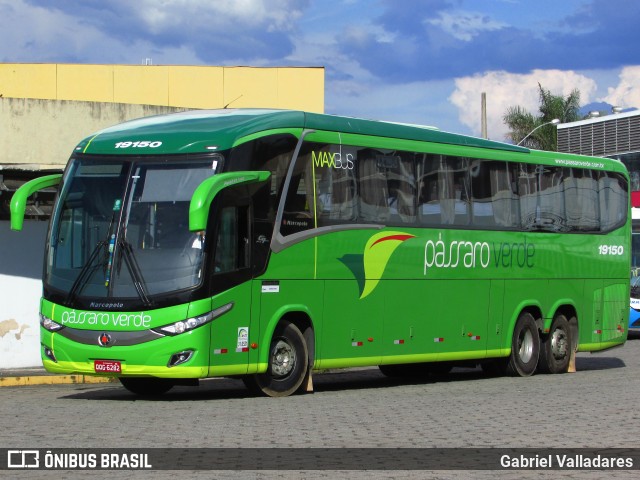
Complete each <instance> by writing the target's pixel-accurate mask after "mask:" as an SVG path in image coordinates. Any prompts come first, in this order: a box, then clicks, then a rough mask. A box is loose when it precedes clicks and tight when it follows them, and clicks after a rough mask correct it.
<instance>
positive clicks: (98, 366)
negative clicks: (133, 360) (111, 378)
mask: <svg viewBox="0 0 640 480" xmlns="http://www.w3.org/2000/svg"><path fill="white" fill-rule="evenodd" d="M93 369H94V370H95V371H96V372H98V373H120V372H122V365H121V364H120V362H115V361H113V360H94V362H93Z"/></svg>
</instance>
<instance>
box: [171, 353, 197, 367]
mask: <svg viewBox="0 0 640 480" xmlns="http://www.w3.org/2000/svg"><path fill="white" fill-rule="evenodd" d="M191 357H193V350H184V351H182V352H178V353H174V354H173V355H171V358H170V359H169V363H168V364H167V367H175V366H176V365H180V364H182V363H185V362H188V361H189V360H190V359H191Z"/></svg>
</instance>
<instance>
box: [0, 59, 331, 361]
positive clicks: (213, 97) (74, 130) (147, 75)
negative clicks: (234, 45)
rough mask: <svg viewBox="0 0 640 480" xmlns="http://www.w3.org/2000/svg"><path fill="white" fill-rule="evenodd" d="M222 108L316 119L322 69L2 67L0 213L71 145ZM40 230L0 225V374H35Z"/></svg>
mask: <svg viewBox="0 0 640 480" xmlns="http://www.w3.org/2000/svg"><path fill="white" fill-rule="evenodd" d="M227 105H228V106H229V107H233V108H243V107H247V108H248V107H258V108H282V109H295V110H306V111H311V112H318V113H322V112H323V111H324V69H323V68H286V67H283V68H253V67H207V66H128V65H68V64H0V203H1V202H5V203H6V200H7V199H8V198H9V197H10V195H11V192H10V191H7V190H6V188H7V187H6V186H7V185H9V186H10V187H11V186H12V185H15V184H16V179H25V178H30V177H33V176H38V172H39V171H40V170H49V171H51V170H58V171H61V169H62V168H63V167H64V165H65V163H66V161H67V159H68V158H69V155H70V154H71V152H72V150H73V148H74V147H75V146H76V144H77V143H78V142H79V141H80V140H81V139H83V138H85V137H86V136H88V135H90V134H91V133H93V132H95V131H97V130H100V129H102V128H105V127H108V126H111V125H114V124H117V123H121V122H123V121H126V120H130V119H133V118H139V117H144V116H148V115H156V114H162V113H168V112H173V111H178V110H185V109H198V108H223V107H225V106H227ZM25 172H26V173H25ZM0 206H2V205H0ZM1 210H2V209H0V213H1ZM47 225H48V222H46V221H38V220H27V221H25V225H24V230H23V231H22V232H12V231H10V229H9V222H8V221H7V220H6V218H5V219H3V220H0V369H8V368H24V367H38V366H40V365H41V362H40V340H39V316H38V309H39V302H40V296H41V294H42V283H41V276H42V262H43V254H44V241H45V235H46V228H47Z"/></svg>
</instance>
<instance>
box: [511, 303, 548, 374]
mask: <svg viewBox="0 0 640 480" xmlns="http://www.w3.org/2000/svg"><path fill="white" fill-rule="evenodd" d="M539 356H540V335H539V334H538V326H537V325H536V321H535V319H534V318H533V315H531V314H530V313H529V312H522V313H521V314H520V316H519V317H518V321H517V322H516V326H515V328H514V329H513V337H512V339H511V355H510V356H509V363H508V364H507V372H508V373H509V374H511V375H514V376H518V377H528V376H529V375H533V373H534V372H535V371H536V367H537V366H538V357H539Z"/></svg>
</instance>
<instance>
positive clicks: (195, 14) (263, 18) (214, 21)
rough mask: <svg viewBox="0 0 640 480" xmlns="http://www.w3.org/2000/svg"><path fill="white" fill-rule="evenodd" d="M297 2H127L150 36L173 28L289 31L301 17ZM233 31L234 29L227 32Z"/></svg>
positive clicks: (199, 0) (269, 0) (295, 0)
mask: <svg viewBox="0 0 640 480" xmlns="http://www.w3.org/2000/svg"><path fill="white" fill-rule="evenodd" d="M298 3H299V2H298V1H297V0H216V1H215V2H212V1H211V0H197V1H194V0H164V1H163V2H158V1H157V0H143V1H138V2H131V3H129V2H127V3H126V6H127V8H131V9H133V10H136V11H137V12H138V15H139V18H140V19H141V20H142V21H144V22H145V23H146V24H147V25H148V27H149V29H150V30H151V31H152V32H154V33H162V32H167V31H175V29H176V27H180V28H184V27H185V26H188V28H191V29H192V28H193V26H194V24H195V25H197V26H198V27H200V28H201V27H203V26H207V25H208V26H209V28H227V29H229V27H230V26H237V25H242V26H244V27H245V28H256V27H259V26H266V28H267V30H268V31H289V30H291V29H292V28H293V26H294V24H295V21H296V20H297V19H299V18H300V17H301V16H302V11H301V10H300V9H299V8H296V5H297V4H298ZM231 30H235V28H233V29H231Z"/></svg>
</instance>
